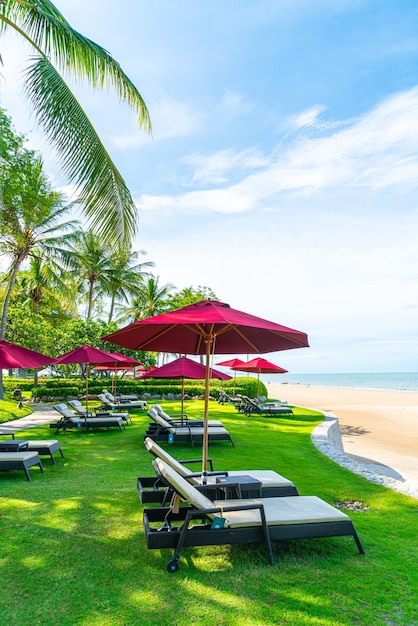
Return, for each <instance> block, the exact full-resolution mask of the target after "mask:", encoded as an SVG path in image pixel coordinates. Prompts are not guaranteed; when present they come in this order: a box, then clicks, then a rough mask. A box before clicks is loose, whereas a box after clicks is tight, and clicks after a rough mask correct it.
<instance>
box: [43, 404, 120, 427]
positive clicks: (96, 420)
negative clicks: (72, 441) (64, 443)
mask: <svg viewBox="0 0 418 626" xmlns="http://www.w3.org/2000/svg"><path fill="white" fill-rule="evenodd" d="M53 408H54V409H55V411H57V412H58V413H59V414H60V415H61V419H60V420H59V422H54V423H53V424H50V425H49V427H50V428H55V429H56V431H57V433H58V432H59V431H60V430H67V429H68V428H85V429H86V430H96V429H98V428H111V427H112V426H117V427H118V428H119V430H123V429H124V428H125V423H124V421H123V419H122V418H121V417H112V414H111V413H109V416H108V417H106V416H103V417H80V416H78V415H76V414H75V413H74V412H73V411H72V410H71V409H70V408H69V407H68V406H67V405H66V404H63V403H62V404H55V405H54V407H53Z"/></svg>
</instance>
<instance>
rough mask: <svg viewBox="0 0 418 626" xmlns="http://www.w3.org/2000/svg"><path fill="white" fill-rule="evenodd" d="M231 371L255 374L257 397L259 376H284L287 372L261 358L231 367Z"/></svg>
mask: <svg viewBox="0 0 418 626" xmlns="http://www.w3.org/2000/svg"><path fill="white" fill-rule="evenodd" d="M231 369H233V370H236V371H238V372H253V373H254V374H257V381H258V384H257V396H258V392H259V390H260V374H286V372H287V371H288V370H285V369H283V367H279V366H278V365H276V364H275V363H270V361H267V360H266V359H263V358H261V357H256V358H255V359H252V360H251V361H247V363H243V364H242V365H235V366H233V367H231Z"/></svg>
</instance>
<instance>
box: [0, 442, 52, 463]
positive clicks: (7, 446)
mask: <svg viewBox="0 0 418 626" xmlns="http://www.w3.org/2000/svg"><path fill="white" fill-rule="evenodd" d="M1 452H37V453H38V454H39V456H49V457H50V459H51V461H52V462H53V464H54V465H56V461H55V457H54V452H60V454H61V456H62V457H63V458H64V453H63V451H62V449H61V445H60V443H59V441H57V439H40V440H39V441H35V440H26V439H9V440H8V441H0V454H1Z"/></svg>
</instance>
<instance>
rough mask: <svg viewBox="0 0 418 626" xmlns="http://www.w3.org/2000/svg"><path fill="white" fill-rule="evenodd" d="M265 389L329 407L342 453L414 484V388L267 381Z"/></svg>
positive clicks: (417, 447) (417, 466) (417, 465)
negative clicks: (372, 388)
mask: <svg viewBox="0 0 418 626" xmlns="http://www.w3.org/2000/svg"><path fill="white" fill-rule="evenodd" d="M267 388H268V392H269V397H270V398H279V399H283V400H287V402H289V403H291V404H296V405H300V406H305V407H309V408H312V409H320V410H322V411H331V412H332V413H334V415H335V416H336V417H337V418H338V420H339V423H340V429H341V434H342V438H343V444H344V449H345V452H346V453H347V454H349V455H351V456H353V457H354V458H355V459H357V460H359V457H360V460H362V459H366V462H368V463H373V462H374V463H380V464H383V465H384V466H386V468H385V470H384V471H385V472H386V473H387V475H388V476H391V477H392V478H395V479H396V480H400V481H407V482H408V483H410V484H413V485H415V486H417V487H418V392H417V393H414V392H403V391H384V390H382V391H380V390H367V389H348V388H335V387H312V386H305V385H296V384H272V383H269V384H268V385H267Z"/></svg>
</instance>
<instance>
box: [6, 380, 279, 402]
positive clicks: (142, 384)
mask: <svg viewBox="0 0 418 626" xmlns="http://www.w3.org/2000/svg"><path fill="white" fill-rule="evenodd" d="M111 385H112V381H111V379H110V378H100V379H97V378H94V379H93V378H90V379H89V385H88V388H89V395H96V394H99V393H101V392H102V390H103V389H109V390H111V388H112V387H111ZM181 387H182V385H181V381H179V380H168V379H161V380H157V379H147V380H129V379H126V380H124V379H118V381H117V386H116V388H117V392H119V393H132V394H137V395H138V396H142V395H143V394H144V393H148V394H150V395H152V396H153V395H167V394H169V393H172V394H174V395H178V394H180V393H181ZM4 388H5V397H6V398H9V399H12V398H13V391H14V390H15V389H17V388H19V389H21V390H22V392H23V394H24V395H26V396H27V397H29V396H30V395H32V397H33V398H35V399H45V400H48V399H50V398H61V397H63V398H66V397H67V396H74V397H79V396H84V395H85V389H86V383H85V381H84V380H81V379H79V380H75V379H73V378H71V379H69V378H50V379H42V380H41V381H40V383H39V385H38V387H36V388H35V387H34V386H33V380H30V379H29V380H28V379H26V380H25V379H11V378H6V379H5V380H4ZM218 389H224V390H225V391H227V392H228V393H231V394H232V393H233V391H234V381H233V380H227V381H221V380H216V379H215V380H211V382H210V395H211V396H212V397H214V398H217V397H218V395H219V394H218ZM184 392H185V394H188V395H190V396H203V395H204V393H205V388H204V382H203V381H200V380H199V381H196V380H185V381H184ZM235 393H239V394H241V395H244V396H249V397H250V398H254V397H255V395H256V394H257V379H256V378H252V377H250V376H245V377H238V378H237V379H236V381H235ZM259 393H260V395H265V396H267V389H266V387H265V385H264V384H263V383H262V382H260V390H259Z"/></svg>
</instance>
